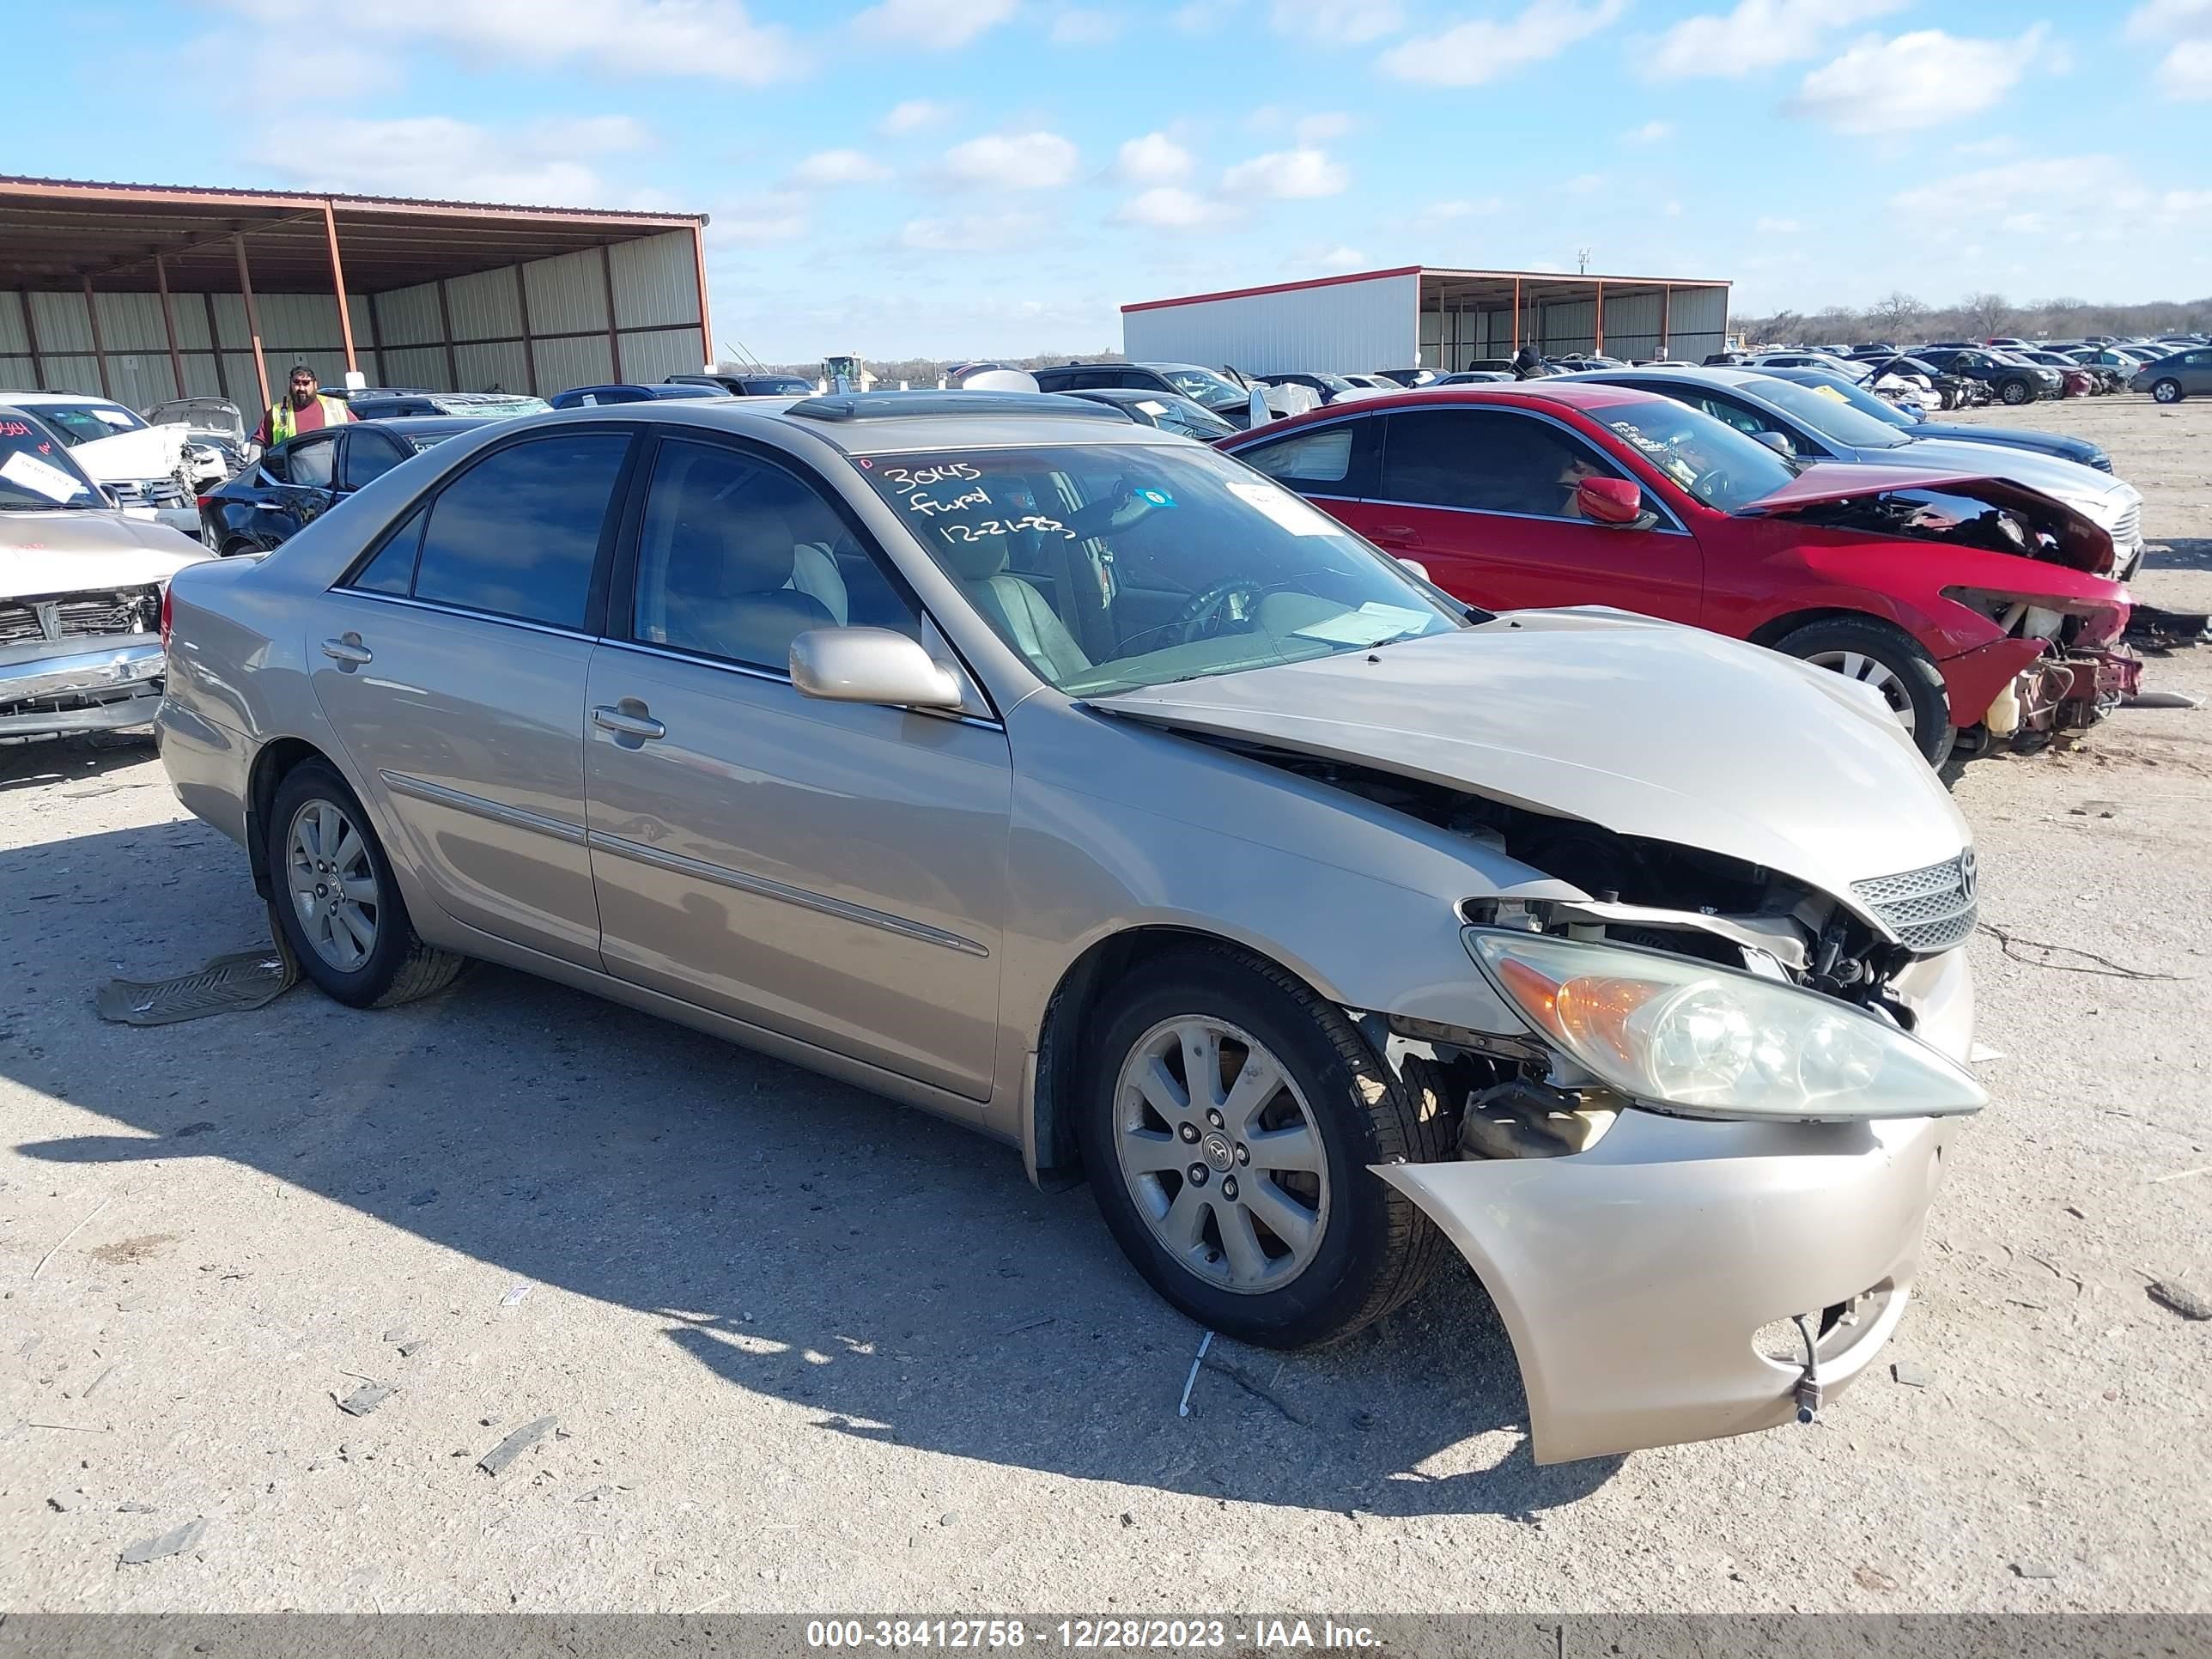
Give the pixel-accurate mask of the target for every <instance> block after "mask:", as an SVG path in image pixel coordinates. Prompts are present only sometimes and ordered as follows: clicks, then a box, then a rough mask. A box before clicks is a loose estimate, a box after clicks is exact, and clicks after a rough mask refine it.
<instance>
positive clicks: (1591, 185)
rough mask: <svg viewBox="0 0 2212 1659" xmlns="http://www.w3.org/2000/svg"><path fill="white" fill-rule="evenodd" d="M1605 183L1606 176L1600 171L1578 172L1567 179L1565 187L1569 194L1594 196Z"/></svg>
mask: <svg viewBox="0 0 2212 1659" xmlns="http://www.w3.org/2000/svg"><path fill="white" fill-rule="evenodd" d="M1605 185H1606V178H1605V174H1603V173H1577V174H1576V175H1575V176H1574V177H1573V178H1571V179H1568V180H1567V184H1566V189H1567V193H1568V194H1569V195H1571V196H1595V195H1596V194H1597V193H1598V191H1601V190H1603V189H1604V188H1605Z"/></svg>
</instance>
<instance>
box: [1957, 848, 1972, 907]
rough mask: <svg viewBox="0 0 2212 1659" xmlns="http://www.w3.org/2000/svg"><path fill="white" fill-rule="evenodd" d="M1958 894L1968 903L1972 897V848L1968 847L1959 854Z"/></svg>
mask: <svg viewBox="0 0 2212 1659" xmlns="http://www.w3.org/2000/svg"><path fill="white" fill-rule="evenodd" d="M1959 894H1960V897H1962V898H1964V899H1966V901H1967V902H1969V903H1972V902H1973V898H1974V849H1973V848H1971V847H1969V848H1967V849H1966V851H1965V852H1963V853H1961V854H1959Z"/></svg>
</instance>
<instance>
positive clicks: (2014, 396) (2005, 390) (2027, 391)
mask: <svg viewBox="0 0 2212 1659" xmlns="http://www.w3.org/2000/svg"><path fill="white" fill-rule="evenodd" d="M1997 395H1998V396H1999V397H2001V398H2003V399H2004V401H2005V404H2006V405H2007V406H2008V407H2009V408H2013V409H2018V408H2019V407H2020V406H2021V404H2025V403H2031V402H2033V400H2034V398H2035V393H2034V392H2033V389H2031V388H2030V386H2028V384H2027V381H2025V380H2007V381H2006V382H2005V383H2004V385H2003V386H2002V387H2001V388H2000V389H1999V391H1998V393H1997Z"/></svg>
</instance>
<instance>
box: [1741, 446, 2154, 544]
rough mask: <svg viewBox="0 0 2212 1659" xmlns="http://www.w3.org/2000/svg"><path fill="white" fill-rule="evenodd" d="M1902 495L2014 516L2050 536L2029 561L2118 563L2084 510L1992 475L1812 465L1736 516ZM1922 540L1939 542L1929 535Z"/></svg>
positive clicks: (1865, 527)
mask: <svg viewBox="0 0 2212 1659" xmlns="http://www.w3.org/2000/svg"><path fill="white" fill-rule="evenodd" d="M1981 447H1983V448H1984V450H1985V452H1987V453H1996V452H1995V451H1993V450H1990V449H1989V447H1988V446H1981ZM1906 489H1924V490H1940V491H1942V493H1943V494H1945V495H1958V496H1963V497H1965V498H1966V499H1967V500H1969V501H1980V502H1983V503H1984V504H1985V505H1987V506H1990V507H1999V508H2002V509H2004V510H2005V511H2008V512H2011V513H2018V514H2019V515H2020V516H2021V518H2022V519H2024V520H2027V523H2028V525H2029V526H2030V527H2031V528H2032V529H2033V530H2035V531H2038V532H2045V533H2047V534H2048V535H2049V536H2050V537H2051V541H2050V543H2049V544H2045V545H2044V546H2043V547H2042V548H2040V549H2039V550H2034V551H2029V552H2028V556H2029V557H2031V558H2039V559H2045V560H2047V561H2049V562H2051V563H2054V564H2063V565H2066V566H2068V567H2069V568H2072V569H2075V570H2087V571H2089V572H2091V573H2093V574H2102V573H2103V572H2105V571H2108V570H2110V569H2112V568H2113V564H2114V562H2115V560H2116V559H2117V557H2118V555H2117V553H2116V552H2115V550H2114V546H2113V542H2112V534H2111V532H2109V531H2107V530H2106V528H2105V527H2104V526H2102V525H2100V523H2099V522H2098V521H2097V520H2096V519H2094V518H2093V517H2092V516H2090V514H2089V513H2087V511H2086V510H2085V508H2084V507H2082V506H2077V505H2075V504H2074V503H2071V502H2069V501H2061V500H2060V499H2059V498H2058V497H2057V496H2056V495H2047V494H2045V492H2044V491H2042V490H2039V489H2030V488H2029V487H2028V486H2027V485H2026V484H2023V483H2018V482H2016V481H2015V480H2013V479H2011V478H2007V477H1990V476H1989V475H1988V474H1987V473H1984V472H1973V473H1957V474H1946V473H1941V472H1923V471H1917V470H1916V469H1912V468H1909V467H1897V466H1869V465H1853V464H1851V463H1849V462H1843V463H1838V462H1833V461H1828V462H1823V463H1822V464H1820V465H1818V466H1808V467H1807V468H1806V469H1805V471H1802V472H1801V473H1799V474H1798V475H1797V477H1795V478H1793V479H1791V480H1790V482H1789V483H1786V484H1784V485H1783V487H1782V488H1781V489H1777V490H1773V491H1771V492H1770V493H1768V494H1767V495H1762V496H1760V497H1759V499H1758V500H1757V501H1753V502H1752V503H1751V505H1750V506H1748V507H1744V508H1742V509H1741V516H1742V517H1744V518H1747V519H1779V518H1786V517H1788V516H1790V514H1792V513H1802V512H1805V511H1806V510H1807V509H1808V508H1810V507H1823V506H1827V505H1829V504H1832V503H1833V502H1837V501H1857V502H1867V501H1872V500H1874V499H1875V498H1876V497H1879V496H1881V495H1887V494H1889V493H1890V492H1892V491H1893V490H1906ZM1836 527H1838V528H1844V529H1852V530H1858V531H1860V532H1863V533H1864V534H1868V535H1875V536H1883V535H1887V536H1893V537H1894V536H1905V535H1907V534H1908V532H1903V531H1899V530H1897V529H1896V528H1894V527H1893V526H1887V525H1876V524H1872V523H1869V524H1851V525H1840V526H1836ZM1910 538H1911V539H1914V540H1918V539H1923V538H1922V537H1920V536H1917V535H1911V536H1910ZM1925 539H1939V538H1934V537H1929V538H1925ZM2024 551H2026V550H2024Z"/></svg>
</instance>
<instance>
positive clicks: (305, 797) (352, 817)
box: [262, 760, 468, 1008]
mask: <svg viewBox="0 0 2212 1659" xmlns="http://www.w3.org/2000/svg"><path fill="white" fill-rule="evenodd" d="M264 836H265V840H264V843H263V847H262V859H263V861H264V867H265V868H266V869H267V871H268V872H269V890H270V893H271V894H272V895H273V898H272V899H271V901H270V909H271V911H273V912H274V914H275V915H276V925H277V927H278V928H279V929H280V930H281V931H282V932H283V935H284V943H285V945H287V946H288V947H289V949H290V950H291V952H292V954H293V955H294V956H295V957H297V958H298V960H299V963H300V969H301V972H302V973H304V974H306V975H307V977H308V978H309V979H311V980H313V981H314V982H315V983H316V984H317V985H318V986H319V987H321V989H322V991H323V993H324V994H325V995H326V996H329V997H331V998H332V999H333V1000H337V1001H339V1002H343V1003H345V1004H347V1005H349V1006H352V1007H356V1008H390V1007H393V1006H397V1005H398V1004H399V1003H403V1002H412V1001H414V1000H416V998H418V997H426V996H428V995H429V994H431V993H433V992H434V991H442V990H444V989H445V988H446V987H447V986H448V985H450V984H452V983H453V981H454V979H455V977H456V976H458V975H459V973H460V971H461V969H463V968H465V967H466V966H467V965H468V958H467V957H461V956H456V955H455V954H454V953H453V952H452V951H441V950H439V949H438V948H437V947H435V945H425V944H424V943H423V942H422V938H421V936H420V935H419V934H417V933H416V931H415V924H414V923H413V922H412V921H410V920H409V918H408V915H407V905H406V902H405V901H404V899H402V898H401V897H400V896H399V884H398V882H397V881H395V880H394V879H393V878H392V864H391V860H388V859H387V858H386V857H385V854H384V844H383V843H382V842H380V841H378V840H377V838H376V831H375V829H373V828H372V827H371V826H370V824H369V821H368V813H367V812H365V811H362V805H361V801H360V799H359V798H358V797H356V795H355V794H354V793H353V791H352V790H351V789H350V788H349V787H347V786H346V781H345V780H344V779H343V778H342V777H340V776H339V775H337V771H336V770H335V769H333V768H332V767H331V765H330V763H328V762H326V761H321V760H309V761H302V762H301V763H300V764H299V765H297V766H295V767H294V768H293V769H291V770H290V771H289V772H287V773H286V774H285V775H284V779H283V782H281V783H279V784H278V785H277V786H276V799H275V800H274V801H273V802H272V803H271V804H270V811H269V825H268V828H267V829H266V830H265V831H264Z"/></svg>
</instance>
